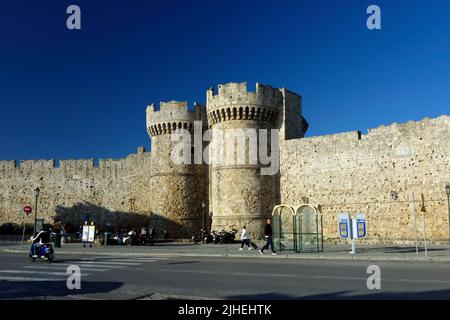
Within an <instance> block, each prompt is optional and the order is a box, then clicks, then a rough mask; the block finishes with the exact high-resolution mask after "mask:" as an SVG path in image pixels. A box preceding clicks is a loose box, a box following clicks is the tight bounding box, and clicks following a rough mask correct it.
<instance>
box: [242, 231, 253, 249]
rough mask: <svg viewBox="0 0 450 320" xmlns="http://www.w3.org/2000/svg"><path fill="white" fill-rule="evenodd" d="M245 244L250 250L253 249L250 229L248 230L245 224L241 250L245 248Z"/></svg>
mask: <svg viewBox="0 0 450 320" xmlns="http://www.w3.org/2000/svg"><path fill="white" fill-rule="evenodd" d="M244 244H245V245H246V246H247V247H248V250H251V249H252V247H251V246H250V238H249V236H248V231H247V229H246V227H245V226H244V227H243V228H242V233H241V247H240V248H239V250H243V249H244Z"/></svg>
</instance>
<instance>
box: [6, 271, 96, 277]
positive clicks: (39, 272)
mask: <svg viewBox="0 0 450 320" xmlns="http://www.w3.org/2000/svg"><path fill="white" fill-rule="evenodd" d="M0 273H17V274H21V273H25V274H48V275H52V276H69V274H67V273H66V272H54V271H29V270H0ZM88 275H90V273H85V274H83V273H82V274H81V276H88Z"/></svg>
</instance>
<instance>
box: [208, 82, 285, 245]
mask: <svg viewBox="0 0 450 320" xmlns="http://www.w3.org/2000/svg"><path fill="white" fill-rule="evenodd" d="M206 99H207V105H206V108H207V113H208V125H209V128H210V129H212V130H211V131H212V140H211V145H210V155H211V158H212V161H211V163H210V166H209V169H210V173H209V174H210V190H209V191H210V201H211V206H210V211H211V214H212V230H220V229H222V228H224V229H232V228H235V229H240V228H241V227H242V226H243V225H246V226H247V230H249V232H250V234H251V236H252V237H255V238H260V237H261V236H262V233H263V228H264V224H265V219H266V218H267V217H270V216H271V211H272V208H273V207H274V205H275V203H276V202H277V198H276V197H277V195H276V179H277V177H278V171H277V173H276V174H268V175H267V174H266V175H263V174H262V172H261V169H262V168H263V167H264V166H266V164H264V163H262V161H260V160H261V159H260V157H259V149H260V148H261V147H262V145H263V143H262V141H261V140H260V136H259V135H260V134H263V135H264V134H265V135H266V137H267V144H266V146H267V145H268V146H267V149H268V150H269V153H270V150H271V149H272V146H271V144H270V141H271V137H270V130H271V129H277V128H278V129H279V125H278V121H279V120H278V118H279V117H278V114H279V113H280V111H281V109H282V106H283V94H282V92H281V91H280V90H279V89H274V88H272V87H270V86H264V85H261V84H258V83H257V84H256V92H248V91H247V84H246V83H245V82H244V83H229V84H226V85H219V86H218V93H217V94H215V93H214V89H212V88H211V89H210V90H208V91H207V97H206ZM260 129H267V133H264V132H260ZM255 137H257V142H256V140H255ZM257 146H258V147H257ZM277 147H278V146H277ZM239 153H240V154H241V155H244V156H245V157H244V158H245V161H242V159H241V160H239V156H238V154H239ZM255 153H256V155H257V161H255V160H254V158H255ZM232 158H234V159H232ZM223 159H225V160H223ZM233 160H234V161H233ZM277 170H278V168H277Z"/></svg>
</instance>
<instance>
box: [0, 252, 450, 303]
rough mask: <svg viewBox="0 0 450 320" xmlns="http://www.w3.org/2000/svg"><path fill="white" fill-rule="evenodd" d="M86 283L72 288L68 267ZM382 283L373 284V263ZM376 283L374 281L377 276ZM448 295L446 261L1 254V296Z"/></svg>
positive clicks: (449, 269)
mask: <svg viewBox="0 0 450 320" xmlns="http://www.w3.org/2000/svg"><path fill="white" fill-rule="evenodd" d="M70 265H77V266H79V267H80V270H81V273H82V275H81V289H79V290H78V289H73V290H69V289H68V288H67V279H68V277H69V275H68V274H66V270H67V267H68V266H70ZM369 265H377V266H379V267H380V270H381V289H373V290H369V289H368V288H367V278H368V277H369V276H370V274H367V267H368V266H369ZM371 283H373V281H372V282H371ZM160 298H169V299H170V298H171V299H177V298H193V299H199V298H207V299H217V298H218V299H258V300H259V299H449V298H450V265H449V264H448V263H445V262H397V261H396V262H373V261H371V262H369V261H367V262H366V261H336V260H332V261H331V260H319V261H316V260H296V259H280V258H279V257H273V259H272V258H270V259H258V257H255V258H243V259H240V258H235V257H220V258H219V257H185V256H184V257H177V256H176V255H174V256H167V257H161V256H155V257H152V256H142V257H139V256H127V257H126V256H100V255H99V256H95V255H94V256H87V255H83V256H81V257H80V256H74V255H64V254H59V255H57V256H56V261H55V262H53V263H52V264H47V263H45V262H41V261H38V262H34V263H32V262H31V261H29V260H28V258H27V257H26V256H24V255H23V254H14V253H3V254H1V255H0V299H160Z"/></svg>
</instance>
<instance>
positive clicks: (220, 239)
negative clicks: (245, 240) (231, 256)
mask: <svg viewBox="0 0 450 320" xmlns="http://www.w3.org/2000/svg"><path fill="white" fill-rule="evenodd" d="M236 233H237V230H236V229H232V230H231V231H225V230H224V229H222V231H220V232H219V233H218V234H217V238H216V240H215V243H221V244H227V243H233V242H234V239H235V238H236Z"/></svg>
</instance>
